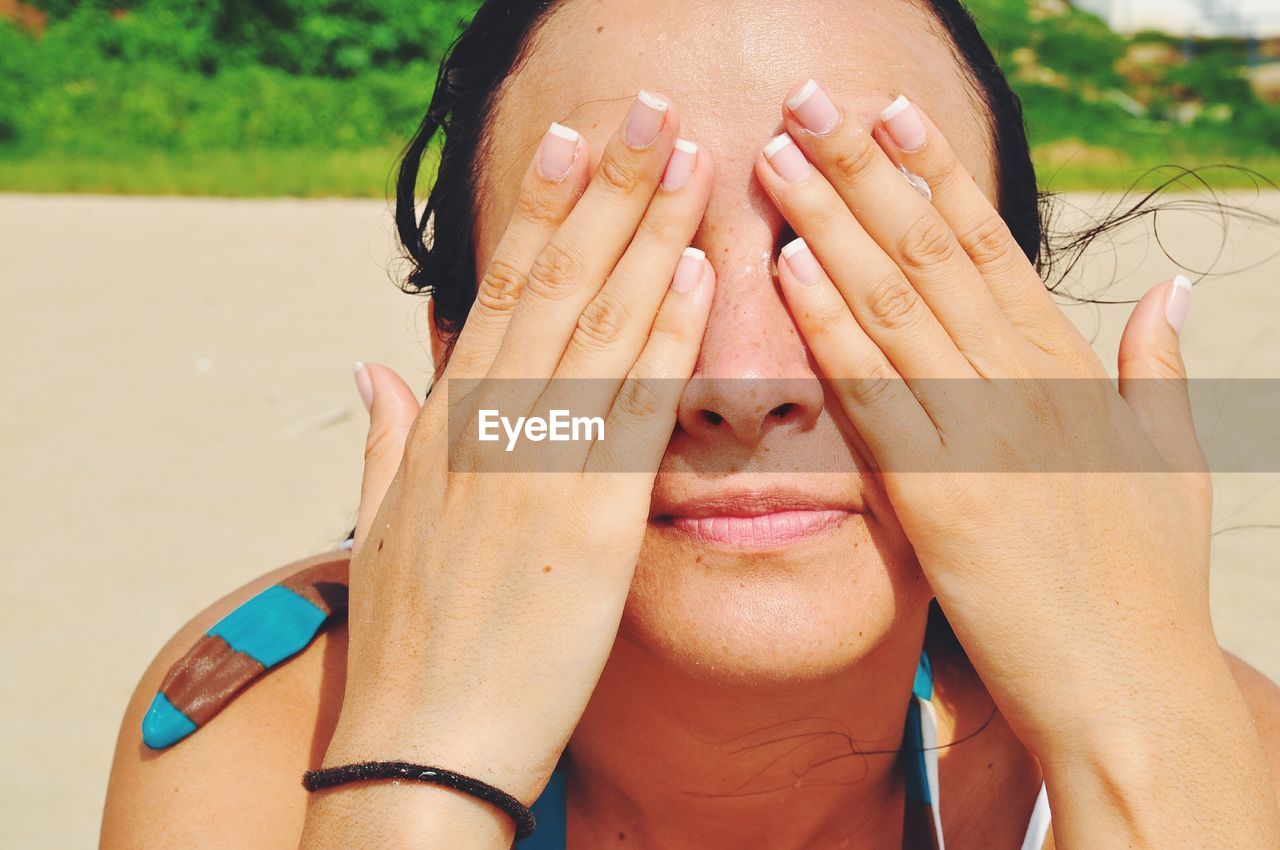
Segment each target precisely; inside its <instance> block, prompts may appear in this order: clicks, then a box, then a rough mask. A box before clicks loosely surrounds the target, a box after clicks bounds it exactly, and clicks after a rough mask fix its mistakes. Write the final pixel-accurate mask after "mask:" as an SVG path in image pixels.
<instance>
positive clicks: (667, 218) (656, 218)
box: [637, 208, 687, 244]
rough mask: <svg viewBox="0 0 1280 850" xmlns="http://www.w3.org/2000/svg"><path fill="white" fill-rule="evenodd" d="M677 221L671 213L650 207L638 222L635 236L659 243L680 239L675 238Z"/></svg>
mask: <svg viewBox="0 0 1280 850" xmlns="http://www.w3.org/2000/svg"><path fill="white" fill-rule="evenodd" d="M678 224H679V222H677V221H676V220H675V219H674V218H673V217H672V216H671V215H669V214H666V213H662V212H656V211H654V210H653V209H652V208H651V209H650V211H649V213H648V214H647V215H646V216H645V217H644V219H643V220H642V221H641V222H640V227H639V228H638V229H637V236H640V237H643V238H644V239H647V240H653V241H654V242H658V243H661V244H666V243H668V242H677V241H681V240H679V239H677V225H678ZM686 241H687V240H686Z"/></svg>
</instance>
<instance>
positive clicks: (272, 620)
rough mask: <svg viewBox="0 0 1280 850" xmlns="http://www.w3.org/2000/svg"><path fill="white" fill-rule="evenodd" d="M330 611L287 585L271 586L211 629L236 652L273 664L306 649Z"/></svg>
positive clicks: (266, 663)
mask: <svg viewBox="0 0 1280 850" xmlns="http://www.w3.org/2000/svg"><path fill="white" fill-rule="evenodd" d="M328 616H329V615H328V614H326V613H325V612H324V611H322V610H321V609H319V608H317V607H316V606H315V605H312V604H311V603H310V602H308V601H307V600H305V599H303V598H302V597H301V596H299V595H298V594H296V593H294V592H293V591H292V590H290V589H289V588H287V587H284V586H282V585H279V584H276V585H272V586H271V587H268V588H267V589H266V590H264V591H262V592H261V593H259V594H258V595H257V596H255V597H253V598H252V599H250V600H249V601H247V602H245V603H244V604H243V605H241V606H240V607H239V608H236V609H235V610H234V611H232V612H231V613H230V614H228V615H227V616H225V617H223V618H222V619H221V620H219V621H218V622H217V624H216V625H214V627H213V628H211V629H209V632H208V634H209V637H220V638H222V639H223V640H225V641H226V642H227V645H228V646H230V647H231V648H232V649H234V650H235V651H236V652H243V653H244V654H245V655H247V656H249V657H250V658H252V659H253V660H254V661H257V662H258V663H259V664H261V665H262V666H263V667H274V666H275V665H277V664H279V663H280V662H281V661H283V660H284V659H286V658H288V657H289V656H291V655H295V654H297V653H299V652H301V651H302V650H303V649H306V647H307V644H309V643H311V639H312V638H313V637H315V635H316V631H317V630H318V629H319V628H320V626H321V624H322V623H324V621H325V618H326V617H328Z"/></svg>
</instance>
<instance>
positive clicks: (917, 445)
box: [778, 238, 938, 469]
mask: <svg viewBox="0 0 1280 850" xmlns="http://www.w3.org/2000/svg"><path fill="white" fill-rule="evenodd" d="M778 282H779V283H780V284H781V289H782V294H783V297H784V298H786V300H787V306H788V307H789V308H790V310H791V315H792V318H793V319H794V320H795V323H796V327H797V328H799V330H800V333H801V334H802V335H803V336H804V339H805V342H806V344H807V345H808V346H809V350H810V351H811V352H812V353H813V357H814V360H816V361H817V363H818V366H819V368H820V369H821V371H822V374H823V375H824V376H825V378H826V379H827V380H828V382H829V386H830V387H831V389H832V391H833V392H834V395H835V397H836V398H837V399H838V400H839V402H840V406H841V408H842V409H843V410H844V412H845V414H846V415H847V416H848V417H849V421H850V422H851V423H852V424H853V427H854V428H855V429H857V431H858V434H859V435H860V436H861V437H862V439H863V442H865V443H866V444H867V448H868V449H870V450H871V453H872V455H873V456H874V458H875V462H876V465H877V466H878V467H879V468H881V469H892V468H895V467H898V466H899V465H900V464H902V465H905V463H906V459H908V458H911V459H916V460H921V459H924V458H927V457H930V456H932V455H933V454H934V453H935V452H936V451H937V448H938V431H937V428H936V427H935V426H934V423H933V422H932V421H931V420H930V418H929V416H928V414H927V413H926V412H925V410H924V408H923V407H921V405H920V402H919V400H918V399H917V398H916V396H915V395H914V394H913V393H912V392H911V389H910V387H909V386H908V385H907V383H906V382H905V381H903V379H902V378H901V376H899V375H898V373H897V372H896V371H895V370H894V368H893V365H892V364H891V363H890V362H889V361H888V359H887V358H886V357H885V356H884V353H883V352H881V351H880V349H879V348H877V347H876V345H875V343H874V342H872V341H871V338H870V337H868V336H867V334H866V332H864V331H863V329H862V327H861V326H860V325H859V324H858V322H857V321H856V320H854V318H853V314H852V313H850V312H849V306H848V305H847V304H846V303H845V301H844V298H843V297H842V296H841V294H840V291H839V290H838V289H837V288H836V285H835V284H834V283H833V282H832V281H831V278H830V277H829V276H828V275H827V273H826V271H824V270H823V268H822V266H821V265H820V264H819V263H818V260H817V258H816V257H815V256H814V255H813V252H812V251H811V250H810V249H809V246H808V245H807V244H806V243H805V240H804V239H803V238H799V239H795V240H794V241H792V242H790V243H788V244H787V245H785V246H784V247H783V248H782V254H781V256H780V257H779V258H778Z"/></svg>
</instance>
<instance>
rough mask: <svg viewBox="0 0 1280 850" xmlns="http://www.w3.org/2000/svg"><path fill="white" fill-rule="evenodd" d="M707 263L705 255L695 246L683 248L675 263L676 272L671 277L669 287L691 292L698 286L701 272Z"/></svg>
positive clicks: (678, 290)
mask: <svg viewBox="0 0 1280 850" xmlns="http://www.w3.org/2000/svg"><path fill="white" fill-rule="evenodd" d="M706 264H707V255H706V253H705V252H703V251H699V250H698V249H697V248H692V247H690V248H685V249H684V253H683V254H681V255H680V262H678V263H676V273H675V275H673V276H672V278H671V288H672V289H674V290H675V291H676V292H692V291H693V290H695V289H697V288H698V282H699V281H701V280H702V272H703V269H704V267H705V266H706Z"/></svg>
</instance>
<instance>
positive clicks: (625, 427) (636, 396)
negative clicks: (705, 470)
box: [585, 251, 716, 474]
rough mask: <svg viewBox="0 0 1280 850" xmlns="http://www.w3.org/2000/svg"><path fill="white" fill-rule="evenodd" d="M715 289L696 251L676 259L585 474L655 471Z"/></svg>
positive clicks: (672, 426)
mask: <svg viewBox="0 0 1280 850" xmlns="http://www.w3.org/2000/svg"><path fill="white" fill-rule="evenodd" d="M715 285H716V276H715V271H714V270H713V269H712V268H711V264H710V263H709V262H707V261H706V258H705V257H704V256H702V252H700V251H698V252H695V253H692V254H686V255H685V256H684V257H682V258H681V261H680V268H679V269H678V270H677V273H676V274H675V276H673V278H672V279H671V285H670V287H669V288H668V289H667V292H666V295H665V297H664V298H663V299H662V306H661V307H659V308H658V315H657V316H656V317H655V318H654V321H653V328H652V330H651V331H650V332H649V336H648V339H647V341H646V342H645V345H644V349H643V350H642V351H641V352H640V356H639V358H637V360H636V362H635V364H634V365H633V366H632V367H631V370H630V371H629V372H628V374H627V377H626V380H625V381H623V382H622V385H621V388H620V390H619V392H618V394H617V396H616V397H615V398H614V401H613V406H612V407H611V409H610V410H609V413H608V415H607V416H606V417H605V430H604V435H605V436H604V439H602V440H597V441H596V442H595V444H594V445H593V446H592V448H591V452H590V454H589V455H588V456H587V460H586V465H585V469H586V470H587V471H589V472H642V473H646V474H654V473H656V472H657V469H658V465H659V464H660V463H661V462H662V456H663V454H665V452H666V450H667V443H669V442H670V441H671V434H672V432H673V431H674V430H675V426H676V412H677V409H678V408H679V406H680V396H681V394H682V393H683V392H684V387H685V385H686V384H687V383H688V381H689V377H690V376H691V375H692V374H693V369H694V366H695V365H697V362H698V350H699V349H700V348H701V347H702V336H703V333H704V332H705V331H706V328H707V317H708V316H709V315H710V313H711V299H712V296H713V295H714V294H715Z"/></svg>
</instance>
